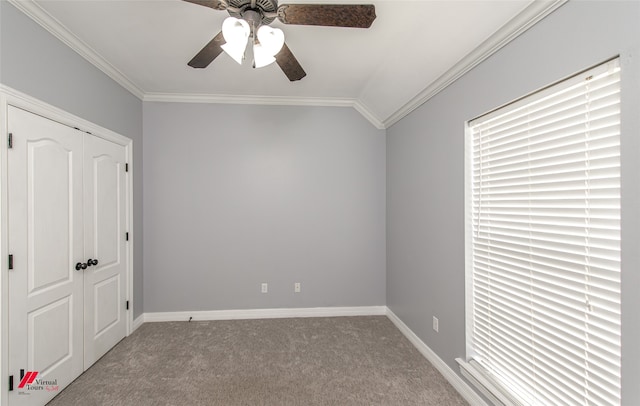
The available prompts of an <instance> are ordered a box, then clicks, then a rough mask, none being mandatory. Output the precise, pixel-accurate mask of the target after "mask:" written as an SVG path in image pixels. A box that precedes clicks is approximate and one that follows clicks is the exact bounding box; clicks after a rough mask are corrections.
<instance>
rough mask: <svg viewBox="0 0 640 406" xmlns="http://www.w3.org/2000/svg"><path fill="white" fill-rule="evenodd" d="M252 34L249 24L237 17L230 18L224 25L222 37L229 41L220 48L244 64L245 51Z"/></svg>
mask: <svg viewBox="0 0 640 406" xmlns="http://www.w3.org/2000/svg"><path fill="white" fill-rule="evenodd" d="M250 34H251V28H249V24H248V23H247V22H246V21H244V20H241V19H239V18H235V17H228V18H227V19H225V20H224V22H223V23H222V36H223V37H224V40H225V41H227V43H226V44H224V45H222V46H221V47H220V48H222V49H223V50H224V52H226V53H227V54H229V56H230V57H232V58H233V59H234V60H235V61H236V62H238V63H239V64H242V60H243V59H244V51H245V49H246V48H247V40H248V39H249V35H250Z"/></svg>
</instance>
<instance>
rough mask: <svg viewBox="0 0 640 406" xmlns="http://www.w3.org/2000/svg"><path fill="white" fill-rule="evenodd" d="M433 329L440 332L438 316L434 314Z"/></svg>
mask: <svg viewBox="0 0 640 406" xmlns="http://www.w3.org/2000/svg"><path fill="white" fill-rule="evenodd" d="M433 329H434V330H435V331H436V333H437V332H438V318H437V317H436V316H433Z"/></svg>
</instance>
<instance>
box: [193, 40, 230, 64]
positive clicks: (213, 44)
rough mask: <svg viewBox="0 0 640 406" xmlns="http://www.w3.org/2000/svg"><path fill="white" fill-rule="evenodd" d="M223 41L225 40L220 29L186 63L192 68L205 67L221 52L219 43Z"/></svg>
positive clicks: (221, 43)
mask: <svg viewBox="0 0 640 406" xmlns="http://www.w3.org/2000/svg"><path fill="white" fill-rule="evenodd" d="M224 43H225V40H224V37H223V36H222V31H220V32H219V33H218V35H216V36H215V37H213V39H212V40H211V41H209V43H208V44H207V45H205V46H204V48H202V50H200V52H198V54H197V55H196V56H194V57H193V59H192V60H190V61H189V63H188V65H189V66H191V67H192V68H200V69H201V68H206V67H207V66H209V64H210V63H211V62H213V60H214V59H216V58H217V57H218V55H220V53H221V52H222V48H221V47H220V45H223V44H224Z"/></svg>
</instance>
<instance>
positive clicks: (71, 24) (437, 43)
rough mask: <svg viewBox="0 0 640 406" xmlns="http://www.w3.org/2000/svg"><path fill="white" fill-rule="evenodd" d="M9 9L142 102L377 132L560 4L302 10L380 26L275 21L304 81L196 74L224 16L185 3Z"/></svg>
mask: <svg viewBox="0 0 640 406" xmlns="http://www.w3.org/2000/svg"><path fill="white" fill-rule="evenodd" d="M10 1H11V2H12V3H13V4H15V5H16V6H17V7H18V8H19V9H21V10H22V11H23V12H25V13H26V14H28V15H30V16H31V17H32V18H33V19H34V20H36V21H37V22H39V23H40V24H41V25H43V26H44V27H45V28H47V29H48V30H49V31H51V32H52V33H53V34H54V35H56V36H57V37H58V38H61V39H62V40H63V41H65V42H66V43H67V44H69V45H70V46H72V48H74V49H76V51H78V52H79V53H80V54H81V55H83V56H84V57H85V58H87V59H88V60H90V61H91V62H92V63H94V64H95V65H96V66H98V67H100V68H101V69H102V70H103V71H105V72H106V73H107V74H109V75H110V76H111V77H113V78H114V79H116V80H118V81H119V82H120V83H121V84H123V85H124V86H125V87H126V88H127V89H129V90H130V91H132V92H133V93H134V94H136V95H137V96H138V97H140V98H141V99H143V100H162V101H202V102H230V103H266V104H303V105H329V106H330V105H336V106H352V107H355V108H356V109H358V111H360V112H361V113H362V114H363V115H364V116H365V117H367V118H368V119H369V120H370V121H371V122H372V123H373V124H375V125H376V126H378V127H379V128H385V127H388V126H389V125H391V124H393V123H394V122H395V121H397V120H398V119H399V118H401V117H402V116H403V115H405V114H407V113H408V112H409V111H411V110H413V109H414V108H415V107H417V105H419V104H420V103H421V102H423V101H424V100H426V99H428V97H430V96H431V95H433V94H435V93H436V92H437V91H439V90H440V89H441V88H442V87H444V86H446V85H447V84H448V83H449V82H450V81H451V80H454V79H455V78H456V77H458V76H460V75H461V74H463V73H464V72H466V71H467V70H468V69H470V68H471V67H473V66H474V65H475V64H477V63H478V62H479V61H481V60H482V59H484V58H486V57H487V56H488V55H490V54H491V53H493V52H495V50H497V49H499V48H500V47H501V46H502V45H504V44H505V43H506V42H508V41H509V40H510V39H512V38H513V37H515V36H517V35H518V34H519V33H521V32H522V31H523V30H524V29H526V28H528V26H530V25H531V24H533V23H535V22H536V21H538V20H539V19H540V18H542V17H543V16H544V15H546V14H548V13H549V12H551V11H552V10H553V9H555V7H557V4H558V3H561V2H559V1H557V0H555V1H553V0H550V1H533V0H500V1H488V0H468V1H461V0H440V1H438V0H426V1H420V0H413V1H393V0H374V1H366V0H364V1H351V0H346V1H345V0H320V1H315V0H300V1H299V2H300V3H335V4H344V3H347V4H348V3H354V4H357V3H368V4H374V5H375V6H376V14H377V19H376V20H375V21H374V23H373V25H372V26H371V28H369V29H355V28H335V27H314V26H295V25H284V24H282V23H280V22H279V21H277V20H276V21H275V22H274V23H273V24H272V26H274V27H278V28H281V29H282V30H283V31H284V33H285V38H286V42H287V44H288V46H289V48H290V49H291V50H292V52H293V53H294V55H295V56H296V58H297V59H298V61H299V62H300V64H301V65H302V67H303V68H304V69H305V71H306V72H307V76H306V77H305V78H303V79H302V80H300V81H298V82H289V80H288V79H287V78H286V76H285V75H284V74H283V73H282V71H281V70H280V68H279V67H278V66H277V64H272V65H270V66H268V67H266V68H262V69H252V68H251V67H250V66H248V65H249V64H247V63H245V65H243V66H239V65H238V64H236V63H235V62H234V61H233V60H232V59H231V58H230V57H229V56H227V55H226V54H224V53H223V54H221V55H220V56H219V57H218V58H216V59H215V60H214V61H213V63H211V65H209V67H208V68H206V69H193V68H191V67H189V66H187V62H188V61H189V60H190V59H191V58H192V57H193V56H194V55H195V54H196V53H197V52H198V51H200V49H201V48H202V47H203V46H204V45H205V44H207V43H208V42H209V41H210V40H211V39H212V38H213V36H215V35H216V34H217V33H218V32H219V31H220V27H221V25H222V21H223V20H224V18H226V17H227V16H228V14H227V12H222V11H215V10H212V9H209V8H206V7H202V6H198V5H194V4H190V3H186V2H184V1H181V0H82V1H78V0H72V1H68V0H10ZM284 3H297V1H295V0H287V1H281V4H284Z"/></svg>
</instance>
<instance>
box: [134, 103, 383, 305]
mask: <svg viewBox="0 0 640 406" xmlns="http://www.w3.org/2000/svg"><path fill="white" fill-rule="evenodd" d="M144 140H145V149H144V165H145V167H144V194H145V207H144V227H145V258H144V260H145V273H144V289H145V292H144V300H145V304H144V309H145V312H163V311H186V310H190V311H193V310H220V309H254V308H255V309H257V308H297V307H318V306H369V305H384V304H385V261H386V260H385V132H384V131H379V130H376V129H375V128H373V127H372V126H371V124H370V123H369V122H367V121H366V120H365V119H364V118H363V117H362V116H360V114H358V113H357V112H356V111H355V110H352V109H344V108H322V107H282V106H244V105H219V104H180V103H148V102H145V103H144ZM262 282H267V283H268V284H269V293H267V294H262V293H260V284H261V283H262ZM294 282H301V283H302V292H301V293H298V294H294V293H293V284H294Z"/></svg>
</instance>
